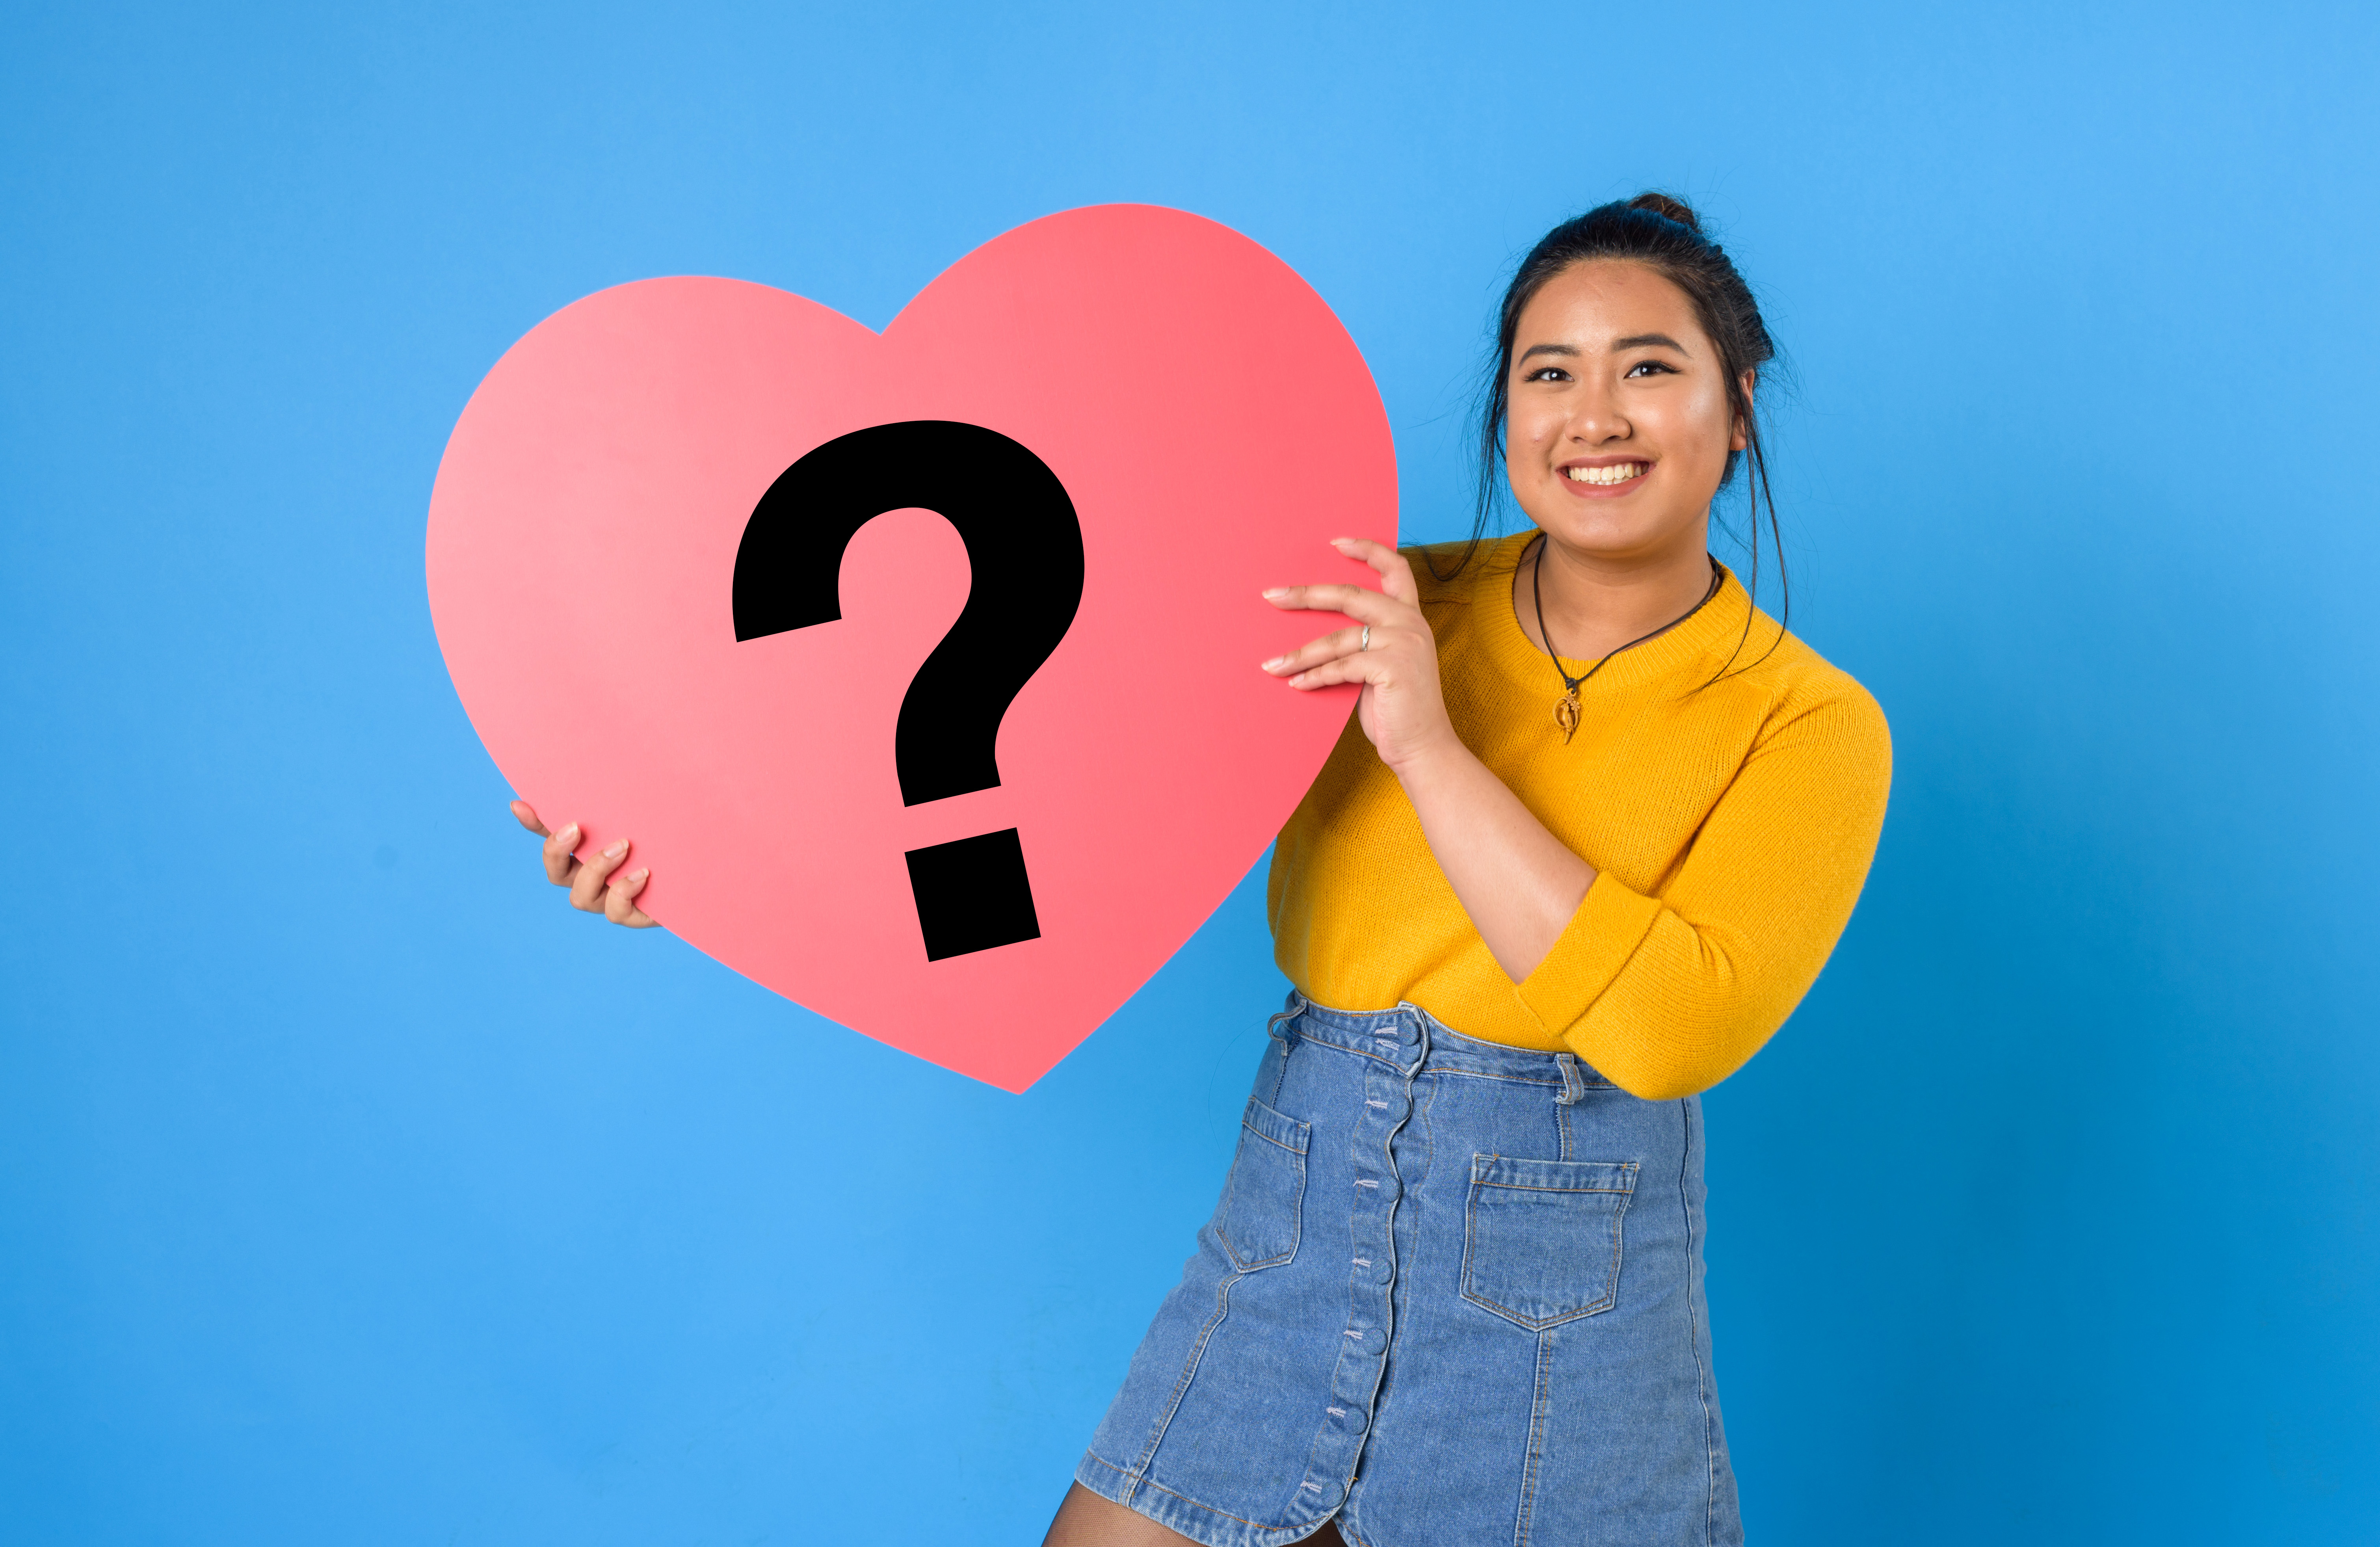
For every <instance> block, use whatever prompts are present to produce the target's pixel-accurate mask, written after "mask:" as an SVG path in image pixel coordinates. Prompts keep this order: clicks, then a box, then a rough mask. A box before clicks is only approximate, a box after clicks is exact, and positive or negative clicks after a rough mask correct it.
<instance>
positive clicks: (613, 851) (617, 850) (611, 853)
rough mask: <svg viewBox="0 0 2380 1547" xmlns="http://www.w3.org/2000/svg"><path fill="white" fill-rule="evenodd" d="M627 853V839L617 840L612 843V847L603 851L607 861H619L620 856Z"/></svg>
mask: <svg viewBox="0 0 2380 1547" xmlns="http://www.w3.org/2000/svg"><path fill="white" fill-rule="evenodd" d="M627 852H628V840H627V839H625V838H615V839H613V842H612V847H609V848H607V849H605V850H604V851H603V858H604V859H618V858H619V857H620V856H622V855H623V854H625V853H627Z"/></svg>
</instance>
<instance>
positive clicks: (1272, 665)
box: [1264, 655, 1289, 671]
mask: <svg viewBox="0 0 2380 1547" xmlns="http://www.w3.org/2000/svg"><path fill="white" fill-rule="evenodd" d="M1288 659H1289V657H1288V656H1286V655H1276V656H1274V657H1273V658H1272V659H1271V660H1269V661H1268V662H1266V663H1265V664H1264V669H1265V670H1266V671H1272V670H1274V669H1276V668H1277V667H1279V666H1280V664H1281V663H1282V662H1283V661H1286V660H1288Z"/></svg>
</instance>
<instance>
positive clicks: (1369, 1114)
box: [1300, 1015, 1426, 1505]
mask: <svg viewBox="0 0 2380 1547" xmlns="http://www.w3.org/2000/svg"><path fill="white" fill-rule="evenodd" d="M1370 1045H1371V1049H1372V1053H1373V1056H1372V1057H1370V1058H1367V1059H1366V1060H1365V1075H1364V1104H1363V1106H1362V1108H1361V1113H1360V1115H1359V1116H1358V1117H1357V1118H1356V1121H1355V1134H1354V1171H1355V1176H1354V1187H1353V1188H1351V1189H1350V1191H1351V1192H1352V1194H1353V1197H1352V1199H1351V1200H1350V1206H1349V1210H1348V1219H1349V1226H1348V1233H1349V1244H1350V1246H1351V1252H1350V1261H1349V1267H1348V1275H1347V1323H1346V1326H1345V1327H1344V1328H1343V1329H1342V1331H1343V1334H1344V1335H1343V1336H1342V1338H1341V1339H1340V1344H1339V1358H1338V1361H1337V1363H1336V1365H1335V1366H1334V1368H1333V1369H1332V1370H1331V1377H1330V1402H1329V1404H1328V1405H1327V1406H1326V1407H1325V1409H1324V1415H1323V1423H1322V1426H1321V1429H1320V1432H1319V1433H1318V1436H1317V1438H1316V1442H1315V1446H1314V1450H1313V1453H1312V1456H1311V1458H1310V1461H1309V1464H1308V1466H1307V1469H1306V1476H1305V1483H1306V1484H1309V1485H1312V1486H1304V1485H1302V1486H1301V1488H1300V1493H1301V1494H1302V1496H1303V1497H1304V1498H1305V1499H1306V1500H1307V1501H1309V1502H1311V1503H1313V1504H1317V1505H1321V1504H1322V1502H1323V1501H1324V1500H1325V1499H1328V1500H1329V1501H1330V1504H1333V1505H1335V1504H1337V1502H1338V1500H1339V1499H1340V1498H1341V1497H1342V1485H1343V1484H1344V1482H1345V1481H1346V1480H1349V1479H1352V1478H1353V1477H1354V1475H1355V1468H1356V1463H1357V1462H1358V1461H1359V1460H1360V1459H1361V1457H1362V1456H1363V1450H1364V1443H1365V1436H1366V1434H1367V1433H1368V1432H1369V1431H1370V1429H1371V1423H1372V1403H1373V1399H1374V1397H1375V1396H1377V1395H1378V1392H1379V1389H1380V1378H1381V1376H1382V1374H1383V1373H1384V1372H1385V1371H1386V1370H1387V1365H1388V1350H1389V1343H1390V1338H1391V1336H1392V1335H1393V1334H1394V1332H1395V1313H1394V1300H1395V1293H1396V1262H1397V1256H1396V1240H1395V1237H1396V1216H1397V1203H1398V1201H1399V1200H1400V1199H1401V1198H1402V1197H1403V1192H1404V1182H1403V1178H1402V1177H1401V1176H1400V1175H1398V1174H1397V1166H1396V1161H1395V1156H1394V1153H1393V1145H1394V1142H1395V1139H1396V1137H1397V1134H1398V1132H1399V1131H1400V1130H1401V1129H1403V1127H1404V1125H1405V1122H1406V1120H1407V1119H1408V1118H1409V1117H1411V1115H1413V1082H1414V1078H1415V1076H1416V1075H1418V1074H1419V1073H1420V1070H1421V1065H1422V1061H1423V1057H1424V1054H1425V1053H1426V1046H1425V1038H1424V1036H1423V1033H1422V1029H1421V1026H1420V1024H1419V1022H1418V1021H1417V1020H1415V1018H1414V1017H1411V1016H1410V1015H1399V1016H1398V1017H1397V1018H1396V1020H1395V1022H1394V1023H1393V1025H1392V1026H1390V1027H1389V1028H1385V1029H1381V1030H1379V1031H1377V1032H1375V1033H1374V1034H1373V1035H1372V1037H1371V1038H1370Z"/></svg>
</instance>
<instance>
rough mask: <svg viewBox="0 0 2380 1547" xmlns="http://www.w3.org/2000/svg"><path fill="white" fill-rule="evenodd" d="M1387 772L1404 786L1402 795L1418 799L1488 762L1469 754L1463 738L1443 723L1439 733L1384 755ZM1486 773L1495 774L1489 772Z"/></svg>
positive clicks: (1481, 768)
mask: <svg viewBox="0 0 2380 1547" xmlns="http://www.w3.org/2000/svg"><path fill="white" fill-rule="evenodd" d="M1380 761H1382V762H1384V763H1386V764H1387V765H1388V769H1389V772H1390V773H1391V774H1395V775H1396V776H1397V783H1399V784H1400V785H1403V786H1404V791H1405V798H1407V799H1410V800H1416V801H1418V800H1419V799H1421V798H1423V797H1424V795H1425V793H1426V792H1427V791H1429V790H1433V789H1440V788H1444V787H1445V786H1448V785H1450V784H1460V783H1463V782H1464V781H1466V780H1467V779H1469V778H1470V777H1473V776H1475V774H1484V773H1487V771H1488V765H1487V764H1486V763H1483V762H1481V761H1479V760H1478V759H1477V758H1476V757H1475V756H1473V755H1472V751H1471V749H1470V748H1468V747H1466V746H1464V745H1463V738H1462V737H1459V736H1457V735H1455V734H1454V726H1453V725H1451V724H1450V725H1443V726H1441V727H1440V728H1439V732H1438V734H1436V735H1435V736H1431V737H1427V738H1425V739H1423V740H1422V741H1420V742H1418V743H1416V744H1415V746H1413V747H1411V748H1409V749H1405V750H1403V752H1401V753H1400V754H1399V755H1398V756H1396V757H1393V758H1390V757H1383V758H1381V760H1380ZM1489 777H1491V778H1492V777H1494V775H1493V774H1489Z"/></svg>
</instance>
